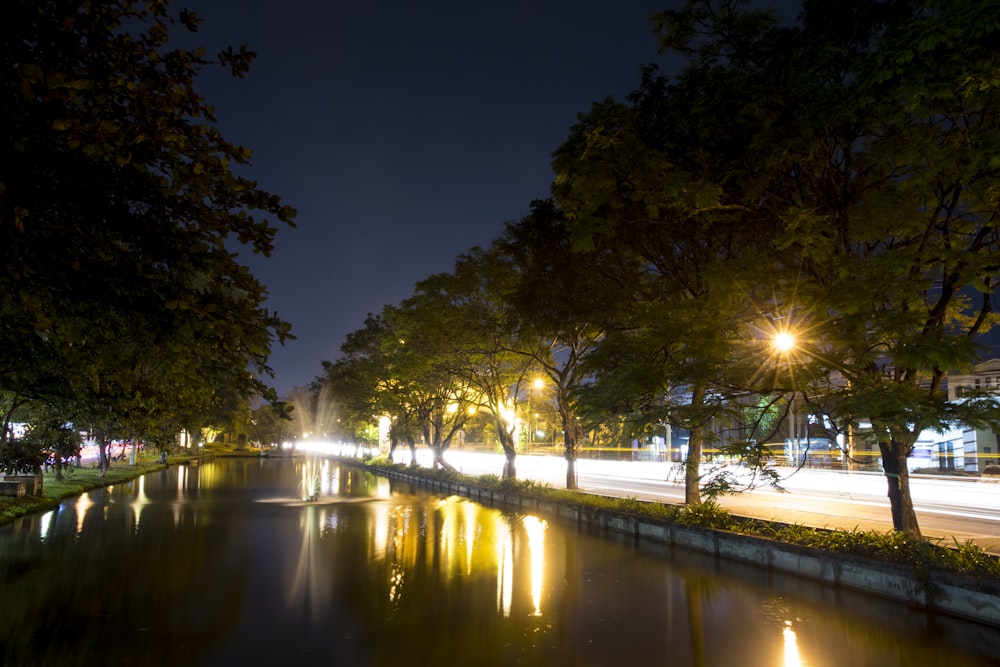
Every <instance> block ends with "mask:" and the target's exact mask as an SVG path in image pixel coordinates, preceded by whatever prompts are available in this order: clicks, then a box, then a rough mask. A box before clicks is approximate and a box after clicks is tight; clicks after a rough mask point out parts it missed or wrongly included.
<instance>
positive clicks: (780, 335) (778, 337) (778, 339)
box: [771, 329, 799, 467]
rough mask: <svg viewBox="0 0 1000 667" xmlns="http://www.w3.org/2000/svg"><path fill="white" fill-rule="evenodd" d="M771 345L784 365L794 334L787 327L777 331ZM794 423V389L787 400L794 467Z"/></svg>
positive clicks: (796, 440)
mask: <svg viewBox="0 0 1000 667" xmlns="http://www.w3.org/2000/svg"><path fill="white" fill-rule="evenodd" d="M771 347H773V348H774V350H775V351H776V352H777V353H778V354H780V355H782V356H783V357H784V359H785V364H786V366H787V365H789V364H788V355H789V354H790V353H791V352H792V350H794V349H795V347H796V341H795V334H793V333H792V332H791V331H789V330H787V329H783V330H779V331H777V332H776V333H775V334H774V336H772V337H771ZM797 426H798V425H797V424H796V423H795V390H794V389H793V390H792V396H791V398H790V399H789V400H788V435H789V444H790V447H791V450H790V454H791V458H792V459H793V461H794V465H795V467H798V465H799V447H798V437H797V436H798V428H797Z"/></svg>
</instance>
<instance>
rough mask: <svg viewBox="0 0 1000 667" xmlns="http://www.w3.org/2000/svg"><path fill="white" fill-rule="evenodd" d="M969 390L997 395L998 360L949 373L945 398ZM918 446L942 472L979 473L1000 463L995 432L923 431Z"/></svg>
mask: <svg viewBox="0 0 1000 667" xmlns="http://www.w3.org/2000/svg"><path fill="white" fill-rule="evenodd" d="M970 391H988V392H991V393H994V394H997V395H1000V359H990V360H988V361H983V362H982V363H979V364H976V365H975V366H974V367H973V368H972V370H970V371H969V372H965V373H959V372H952V373H949V374H948V400H951V401H960V400H962V397H963V396H965V395H966V394H967V393H969V392H970ZM918 449H921V450H924V451H927V453H928V454H929V455H930V463H931V467H933V464H934V463H935V462H936V463H937V467H938V468H939V469H940V470H942V471H949V472H951V471H959V472H968V473H982V472H983V469H984V468H985V467H986V466H988V465H1000V445H998V436H997V433H996V431H993V430H990V429H974V428H968V427H957V428H955V429H953V430H952V431H949V432H947V433H925V434H924V435H923V436H922V437H921V441H920V442H919V443H918Z"/></svg>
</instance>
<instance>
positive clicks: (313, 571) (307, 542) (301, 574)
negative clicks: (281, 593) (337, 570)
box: [288, 505, 330, 622]
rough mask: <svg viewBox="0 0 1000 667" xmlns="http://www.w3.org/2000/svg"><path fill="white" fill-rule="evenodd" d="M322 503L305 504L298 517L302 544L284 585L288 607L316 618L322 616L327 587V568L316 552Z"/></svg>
mask: <svg viewBox="0 0 1000 667" xmlns="http://www.w3.org/2000/svg"><path fill="white" fill-rule="evenodd" d="M326 511H327V509H326V507H323V506H316V505H307V506H306V507H304V508H303V512H302V516H301V519H300V521H299V523H300V528H301V533H302V545H301V547H300V548H299V560H298V562H297V563H296V566H295V572H294V574H293V576H292V584H291V586H289V587H288V607H289V608H290V609H302V608H304V610H305V611H306V612H307V615H308V616H309V618H310V620H312V621H313V622H319V621H321V620H322V619H323V618H325V616H326V609H327V607H328V599H327V595H326V591H328V590H329V588H330V586H329V583H330V582H329V576H328V575H329V569H328V568H327V567H326V563H324V562H323V558H322V554H321V553H320V549H319V544H320V526H323V525H325V524H326Z"/></svg>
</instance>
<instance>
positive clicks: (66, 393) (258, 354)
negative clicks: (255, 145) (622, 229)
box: [0, 0, 295, 431]
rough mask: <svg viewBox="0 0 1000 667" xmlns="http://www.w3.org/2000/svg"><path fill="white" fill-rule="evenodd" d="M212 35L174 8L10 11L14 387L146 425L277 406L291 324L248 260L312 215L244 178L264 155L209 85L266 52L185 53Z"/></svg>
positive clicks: (0, 222) (1, 38) (6, 129)
mask: <svg viewBox="0 0 1000 667" xmlns="http://www.w3.org/2000/svg"><path fill="white" fill-rule="evenodd" d="M198 23H199V20H198V18H197V17H196V16H195V15H194V14H193V13H191V12H189V11H187V10H184V11H181V12H179V13H177V14H172V13H171V12H170V11H169V9H168V5H167V2H166V1H165V0H156V1H154V2H142V3H139V2H134V1H132V0H95V1H94V2H86V3H64V2H57V1H53V0H46V1H42V2H34V1H31V2H29V1H27V0H13V1H12V2H11V3H8V5H7V6H5V17H4V21H3V24H2V26H0V90H2V91H3V92H2V102H0V126H2V127H3V131H2V134H0V230H2V236H3V239H4V243H3V244H0V257H2V262H0V318H2V322H3V326H2V327H0V350H3V352H2V353H0V388H3V389H4V390H7V391H11V392H14V393H16V394H18V395H21V396H28V397H47V398H49V399H53V400H56V399H58V400H61V401H63V402H64V406H65V408H66V410H67V411H75V412H76V413H77V414H78V415H79V416H81V417H82V416H84V415H86V418H87V419H92V420H102V421H104V422H107V423H110V422H111V421H116V422H118V423H122V424H124V423H126V422H128V423H129V424H130V426H129V427H128V430H133V429H134V430H136V431H147V430H152V429H153V424H154V423H161V424H163V423H165V422H167V421H171V422H173V423H171V425H170V426H171V428H173V427H176V426H177V422H178V421H186V422H187V423H188V424H191V423H192V422H202V421H205V420H207V419H208V418H209V413H210V410H211V407H212V406H213V404H215V403H216V402H217V401H225V400H226V397H227V396H230V395H239V396H244V397H246V396H250V395H253V394H264V395H270V390H269V389H268V388H267V387H266V385H265V384H264V382H263V380H262V378H263V377H265V376H267V375H268V373H269V372H270V371H269V368H268V367H267V365H266V361H267V357H268V354H269V350H270V345H271V343H272V341H282V340H284V339H285V338H287V337H288V335H289V327H288V325H287V324H286V323H284V322H282V321H281V320H280V319H279V318H278V317H277V315H276V314H273V313H271V312H269V311H268V310H266V309H264V308H263V307H262V305H261V304H262V303H263V301H264V298H265V295H266V293H265V289H264V287H263V286H262V285H261V284H260V283H259V282H258V281H257V280H256V279H255V278H254V277H253V276H252V275H251V273H250V272H249V270H248V269H247V268H246V267H245V266H243V265H242V264H241V263H240V262H239V261H237V255H236V254H235V253H234V252H233V248H237V247H243V246H245V247H247V248H248V249H249V250H251V251H253V252H257V253H261V254H264V255H267V254H268V253H270V251H271V248H272V241H273V238H274V235H275V233H276V231H277V230H276V228H275V227H274V226H273V225H272V222H271V220H276V221H279V222H282V223H288V224H290V223H291V219H292V217H293V216H294V213H295V212H294V210H293V209H291V208H290V207H288V206H284V205H282V203H281V201H280V199H279V198H278V197H276V196H274V195H271V194H269V193H267V192H264V191H263V190H261V189H259V188H258V187H257V185H256V183H255V182H253V181H252V180H249V179H248V178H246V177H244V176H238V175H236V173H235V169H236V168H237V167H242V166H245V165H248V164H249V160H250V151H249V150H248V149H246V148H243V147H241V146H238V145H235V144H232V143H230V142H228V141H226V140H225V139H224V138H223V137H222V136H221V134H220V133H219V131H218V129H217V128H216V127H215V116H214V110H213V108H212V106H211V105H210V104H209V103H208V102H207V101H206V100H205V99H204V98H203V97H202V96H201V95H199V94H198V93H197V92H196V90H195V87H194V81H195V78H196V77H197V75H198V74H199V73H200V72H201V71H202V70H203V69H204V68H205V67H209V66H223V67H225V68H227V69H230V70H231V71H232V73H233V74H234V75H237V76H240V75H242V74H243V73H244V72H245V71H246V68H247V67H248V66H249V63H250V61H251V60H252V58H253V53H252V52H250V51H247V50H246V49H245V48H244V49H240V50H237V51H234V50H233V49H231V48H230V49H227V50H224V51H221V52H220V53H219V54H218V55H217V56H216V57H215V58H214V60H213V59H210V58H209V57H207V55H206V51H205V49H203V48H200V47H199V48H191V49H185V48H171V47H170V46H169V44H168V40H169V34H170V31H171V29H172V28H175V27H180V28H182V29H187V30H191V31H193V30H195V29H196V28H197V25H198ZM255 211H259V212H261V213H262V214H263V216H262V217H260V218H258V217H256V216H255V215H254V212H255ZM111 414H113V415H115V417H114V419H109V417H108V416H109V415H111Z"/></svg>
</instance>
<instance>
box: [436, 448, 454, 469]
mask: <svg viewBox="0 0 1000 667" xmlns="http://www.w3.org/2000/svg"><path fill="white" fill-rule="evenodd" d="M431 449H432V450H433V451H434V467H435V468H437V467H439V466H440V467H441V468H444V469H445V470H447V471H448V472H458V470H457V469H456V468H455V466H453V465H451V464H450V463H448V462H447V461H445V460H444V449H445V448H444V447H440V446H436V447H432V448H431Z"/></svg>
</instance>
